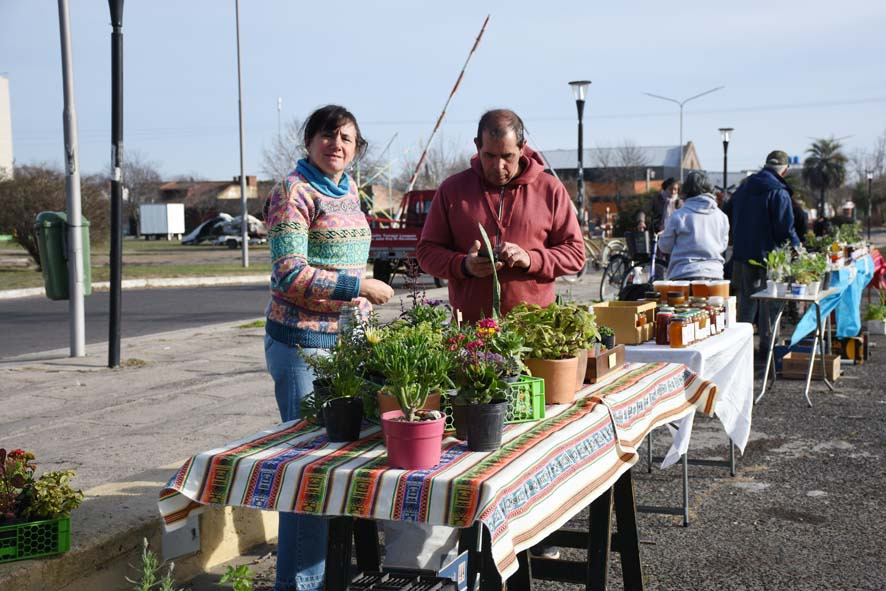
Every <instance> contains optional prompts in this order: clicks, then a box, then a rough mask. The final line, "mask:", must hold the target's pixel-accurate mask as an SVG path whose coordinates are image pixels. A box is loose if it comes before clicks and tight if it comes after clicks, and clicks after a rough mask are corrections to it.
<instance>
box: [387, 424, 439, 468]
mask: <svg viewBox="0 0 886 591" xmlns="http://www.w3.org/2000/svg"><path fill="white" fill-rule="evenodd" d="M402 416H403V413H402V412H400V411H399V410H394V411H391V412H386V413H384V414H383V415H382V416H381V420H382V425H383V427H384V432H385V439H386V440H387V447H388V465H389V466H391V467H392V468H402V469H404V470H427V469H428V468H433V467H434V466H436V465H437V464H439V463H440V454H441V452H442V447H441V446H442V442H443V426H444V424H445V423H446V416H445V415H444V416H443V418H440V419H437V420H436V421H415V422H412V423H410V422H408V421H397V420H394V419H396V418H398V417H402Z"/></svg>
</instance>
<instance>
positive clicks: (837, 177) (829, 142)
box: [803, 138, 847, 219]
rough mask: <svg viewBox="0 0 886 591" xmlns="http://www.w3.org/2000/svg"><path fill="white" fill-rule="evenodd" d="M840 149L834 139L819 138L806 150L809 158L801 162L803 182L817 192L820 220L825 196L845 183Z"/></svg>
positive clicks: (843, 163) (844, 161)
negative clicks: (830, 190)
mask: <svg viewBox="0 0 886 591" xmlns="http://www.w3.org/2000/svg"><path fill="white" fill-rule="evenodd" d="M842 147H843V146H842V144H840V142H839V141H837V140H836V139H834V138H830V139H828V138H821V139H817V140H815V141H814V142H812V145H811V146H810V147H809V149H808V150H806V153H807V154H809V156H807V157H806V160H804V161H803V180H804V181H805V182H806V184H807V185H808V186H809V188H810V189H812V190H813V191H819V195H820V196H819V200H818V217H819V218H821V219H823V218H824V212H825V203H826V201H825V194H826V193H827V191H828V190H829V189H835V188H837V187H839V186H841V185H842V184H843V183H844V182H845V181H846V163H847V159H846V156H845V155H844V154H843V152H841V151H840V149H841V148H842Z"/></svg>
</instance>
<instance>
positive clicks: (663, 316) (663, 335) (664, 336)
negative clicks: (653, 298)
mask: <svg viewBox="0 0 886 591" xmlns="http://www.w3.org/2000/svg"><path fill="white" fill-rule="evenodd" d="M673 317H674V309H673V308H671V307H669V306H662V307H660V308H659V309H658V310H657V311H656V313H655V344H656V345H667V344H668V343H669V342H670V339H669V338H668V324H670V322H671V318H673Z"/></svg>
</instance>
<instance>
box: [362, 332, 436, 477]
mask: <svg viewBox="0 0 886 591" xmlns="http://www.w3.org/2000/svg"><path fill="white" fill-rule="evenodd" d="M396 336H397V338H391V339H386V338H382V339H381V340H380V341H379V342H378V343H376V344H375V345H374V346H373V349H372V356H373V358H374V360H375V363H376V365H377V367H378V368H379V369H380V370H381V372H382V373H383V375H384V377H385V385H384V387H383V389H384V390H385V392H386V393H387V394H388V395H390V396H393V397H395V398H396V399H397V403H398V404H399V406H400V410H393V411H388V412H385V413H382V415H381V419H382V429H383V431H384V434H385V440H386V444H387V448H388V463H389V464H390V465H391V466H392V467H395V468H404V469H407V470H418V469H426V468H432V467H434V466H436V465H437V464H438V463H439V462H440V450H441V447H440V446H441V442H442V440H443V427H444V419H445V417H444V415H443V414H442V413H441V412H440V411H438V410H425V409H424V406H425V404H426V402H427V399H428V396H429V395H430V394H431V393H434V392H436V393H439V392H441V391H443V390H446V389H449V388H451V386H452V383H451V380H450V379H449V375H448V374H449V370H450V369H451V364H452V361H451V356H450V355H449V351H447V350H446V348H445V347H444V346H443V340H442V334H440V333H438V332H437V331H434V330H433V329H432V328H431V327H430V326H429V325H428V324H427V323H421V324H419V325H417V326H408V325H407V326H405V327H401V328H399V329H398V332H397V335H396Z"/></svg>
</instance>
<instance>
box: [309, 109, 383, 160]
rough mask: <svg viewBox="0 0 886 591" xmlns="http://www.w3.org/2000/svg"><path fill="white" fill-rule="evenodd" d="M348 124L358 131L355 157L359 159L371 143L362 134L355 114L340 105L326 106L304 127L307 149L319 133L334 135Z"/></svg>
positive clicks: (310, 118)
mask: <svg viewBox="0 0 886 591" xmlns="http://www.w3.org/2000/svg"><path fill="white" fill-rule="evenodd" d="M348 123H350V124H352V125H353V126H354V129H355V130H357V137H356V146H357V150H356V152H355V154H354V157H355V158H357V159H359V158H360V157H361V156H363V154H365V153H366V147H367V146H368V145H369V142H367V141H366V139H365V138H364V137H363V134H362V133H360V126H359V125H358V124H357V118H356V117H354V114H353V113H351V112H350V111H348V110H347V109H345V108H344V107H341V106H339V105H326V106H325V107H320V108H319V109H317V110H316V111H314V112H313V113H311V116H310V117H308V120H307V121H306V122H305V127H304V142H305V148H307V147H308V144H310V143H311V140H312V139H314V136H315V135H317V134H318V133H332V132H334V131H335V130H336V129H338V128H339V127H341V126H342V125H347V124H348Z"/></svg>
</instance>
